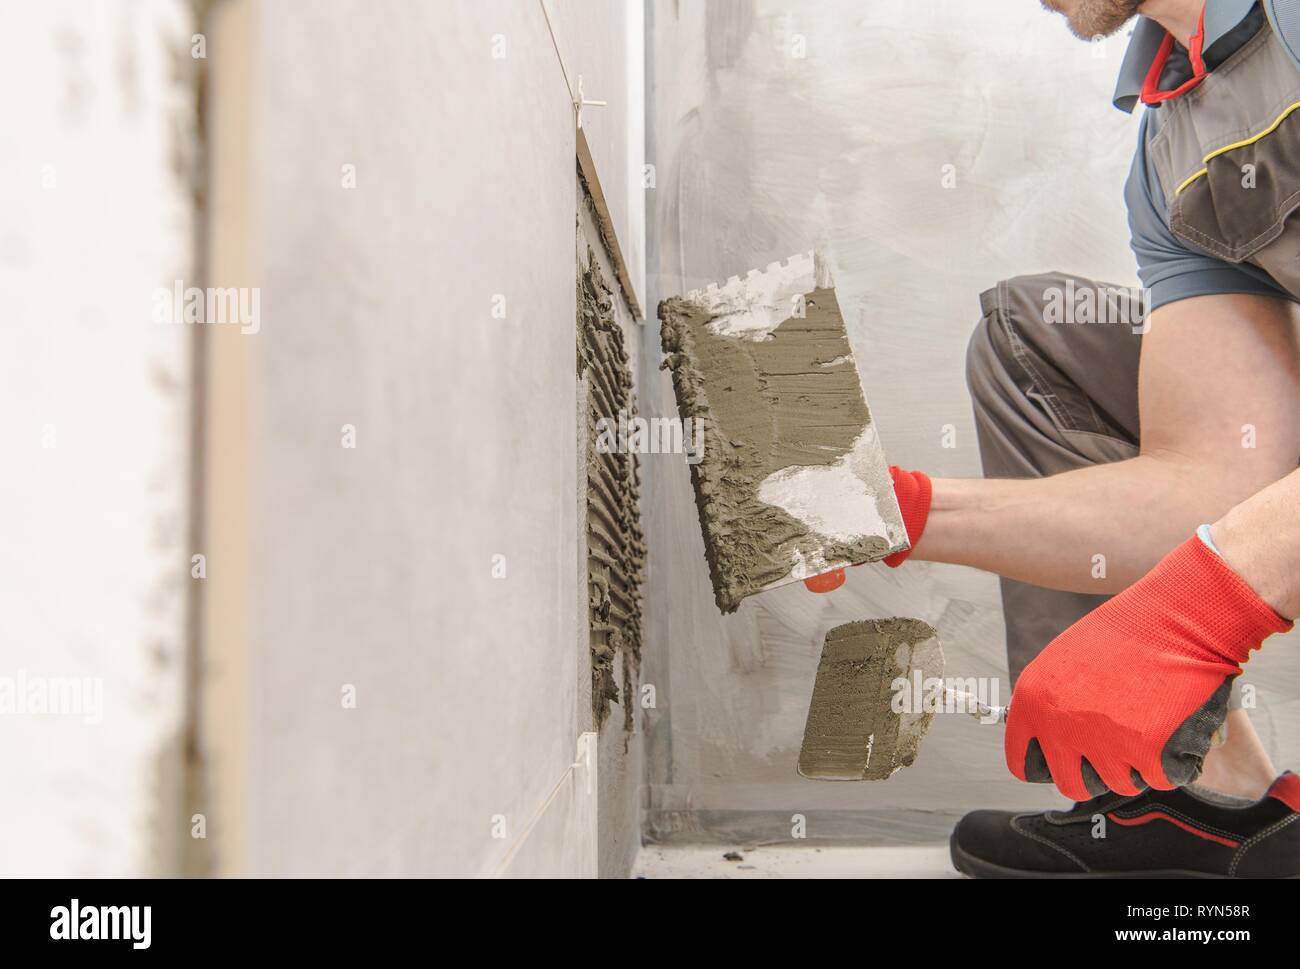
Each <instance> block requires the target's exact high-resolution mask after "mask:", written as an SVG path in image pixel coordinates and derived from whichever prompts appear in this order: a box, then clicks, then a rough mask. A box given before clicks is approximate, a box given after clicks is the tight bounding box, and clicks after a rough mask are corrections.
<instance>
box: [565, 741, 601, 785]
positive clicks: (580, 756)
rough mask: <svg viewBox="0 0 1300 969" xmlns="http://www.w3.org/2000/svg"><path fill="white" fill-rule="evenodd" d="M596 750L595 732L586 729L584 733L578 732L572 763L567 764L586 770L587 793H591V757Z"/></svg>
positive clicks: (575, 768)
mask: <svg viewBox="0 0 1300 969" xmlns="http://www.w3.org/2000/svg"><path fill="white" fill-rule="evenodd" d="M595 752H596V734H595V732H594V731H591V730H588V731H587V732H586V733H580V734H578V751H577V756H576V758H575V759H574V761H573V763H572V764H570V765H569V766H570V767H572V768H573V769H574V770H577V769H578V768H583V769H584V770H586V772H587V778H586V779H587V793H588V794H590V793H591V778H592V774H593V771H592V769H591V759H592V757H593V756H595Z"/></svg>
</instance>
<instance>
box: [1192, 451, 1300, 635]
mask: <svg viewBox="0 0 1300 969" xmlns="http://www.w3.org/2000/svg"><path fill="white" fill-rule="evenodd" d="M1210 537H1211V538H1212V539H1214V544H1215V546H1217V548H1218V549H1219V553H1220V554H1221V555H1222V556H1223V557H1224V559H1225V560H1226V561H1227V563H1228V564H1229V565H1231V566H1232V567H1233V569H1234V570H1235V571H1236V573H1237V574H1238V575H1240V576H1241V577H1242V578H1243V579H1245V580H1246V583H1247V584H1248V585H1249V586H1250V587H1251V588H1252V589H1254V590H1255V592H1256V594H1257V595H1258V596H1259V597H1260V598H1261V599H1263V600H1264V601H1265V602H1267V603H1268V604H1269V605H1270V606H1272V607H1273V609H1274V610H1275V611H1276V612H1277V613H1278V615H1280V616H1282V617H1283V618H1285V619H1300V471H1292V472H1291V473H1290V474H1289V475H1287V476H1286V477H1285V478H1283V479H1282V480H1281V481H1278V482H1276V483H1274V484H1272V485H1269V486H1268V487H1267V488H1265V489H1264V490H1263V491H1261V492H1260V493H1259V494H1257V495H1255V496H1254V497H1253V498H1249V499H1247V500H1246V501H1244V502H1242V503H1241V504H1240V505H1237V506H1236V507H1235V508H1233V509H1232V511H1230V512H1228V513H1227V514H1226V515H1224V516H1223V518H1221V519H1220V520H1219V521H1217V522H1215V523H1214V525H1213V526H1212V527H1211V528H1210Z"/></svg>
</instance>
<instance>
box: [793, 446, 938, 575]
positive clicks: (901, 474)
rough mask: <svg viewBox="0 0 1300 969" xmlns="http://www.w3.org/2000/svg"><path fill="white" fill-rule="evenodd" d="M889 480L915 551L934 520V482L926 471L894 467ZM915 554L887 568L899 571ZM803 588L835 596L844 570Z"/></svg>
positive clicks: (897, 557) (898, 557)
mask: <svg viewBox="0 0 1300 969" xmlns="http://www.w3.org/2000/svg"><path fill="white" fill-rule="evenodd" d="M889 476H890V477H891V478H893V479H894V495H895V497H897V498H898V508H899V510H900V511H901V512H902V513H903V527H904V528H906V529H907V540H908V542H909V543H910V544H911V545H912V546H913V547H915V546H916V543H917V542H918V541H920V540H921V533H922V532H923V531H925V520H926V519H927V518H929V517H930V479H929V477H927V476H926V474H925V473H924V472H922V471H904V470H903V469H902V468H900V467H897V466H896V465H893V464H891V465H890V466H889ZM911 554H912V549H911V548H906V549H903V551H901V552H895V553H894V554H893V555H887V556H885V560H884V562H885V564H886V565H888V566H889V567H890V568H891V569H896V568H898V567H899V566H900V565H902V564H903V560H904V559H906V558H907V557H908V556H909V555H911ZM803 584H804V585H806V586H807V587H808V589H809V590H810V591H812V592H833V591H834V590H836V589H838V588H839V587H840V586H842V585H843V584H844V570H843V569H836V570H835V571H834V572H825V573H823V574H822V575H814V576H813V577H812V578H811V579H804V580H803Z"/></svg>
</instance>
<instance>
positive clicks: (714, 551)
mask: <svg viewBox="0 0 1300 969" xmlns="http://www.w3.org/2000/svg"><path fill="white" fill-rule="evenodd" d="M659 319H660V321H661V327H660V334H661V336H662V339H663V346H664V351H665V353H666V355H667V357H666V359H665V361H664V364H663V366H664V367H665V368H667V369H670V370H671V371H672V378H673V389H674V391H675V393H676V397H677V406H678V411H679V412H680V414H681V417H682V418H683V419H684V420H686V421H689V422H691V425H694V424H696V423H697V422H698V423H701V424H702V425H703V429H704V430H703V441H704V453H703V454H697V455H693V456H692V457H693V463H692V468H691V477H692V481H693V484H694V487H695V498H696V504H697V506H698V508H699V514H700V525H701V527H702V529H703V532H704V548H705V555H706V557H707V558H708V562H709V572H710V576H711V578H712V582H713V591H714V597H715V599H716V600H717V603H718V608H720V609H721V610H722V611H723V612H734V611H735V610H736V607H737V606H738V605H739V604H740V602H741V600H742V599H744V598H745V597H746V596H750V595H753V594H755V593H757V592H762V591H764V590H766V589H772V588H775V587H777V586H782V585H786V584H788V583H791V582H798V581H799V580H801V579H807V578H811V577H813V576H817V575H821V574H823V573H826V572H831V571H834V570H835V569H837V568H840V567H842V566H845V565H858V564H861V563H863V562H874V561H877V560H879V559H882V558H884V557H885V556H887V555H890V554H891V553H893V552H897V551H901V550H902V549H905V548H907V547H908V544H907V529H906V528H905V527H904V525H903V519H902V515H901V514H900V513H899V510H898V502H897V500H896V499H895V497H894V489H893V485H892V483H891V481H890V477H889V468H888V465H887V464H886V462H885V457H884V454H883V453H882V451H881V448H880V442H879V439H878V438H877V435H876V428H875V425H874V423H873V421H872V418H871V411H870V410H869V409H868V407H867V400H866V396H865V394H864V392H863V388H862V381H861V378H860V376H859V373H858V368H857V366H856V364H855V362H854V359H853V352H852V349H851V348H850V346H849V339H848V332H847V330H846V328H845V325H844V317H843V315H842V313H841V311H840V305H839V302H838V300H837V298H836V294H835V289H834V283H833V280H832V278H831V270H830V268H829V265H828V264H827V262H826V260H825V259H823V258H822V257H821V256H820V255H819V254H814V253H813V252H806V253H801V254H799V255H796V256H792V257H791V258H790V259H788V260H787V261H786V262H785V263H772V264H771V265H770V266H769V267H768V268H767V270H766V271H765V272H759V271H757V270H754V271H752V272H750V273H749V275H748V276H747V277H746V278H745V279H744V280H741V279H740V278H739V277H735V276H733V277H732V278H731V279H730V280H729V281H728V282H727V283H726V284H725V285H722V286H717V285H713V286H708V287H706V288H705V289H702V290H695V291H693V292H690V293H687V294H686V295H685V296H678V297H674V298H672V299H667V300H664V301H663V302H661V303H660V304H659ZM695 430H696V428H694V427H692V431H693V432H694V431H695ZM687 437H688V435H687V434H685V433H684V434H683V438H687ZM689 437H690V438H691V439H695V434H694V433H692V434H691V435H689Z"/></svg>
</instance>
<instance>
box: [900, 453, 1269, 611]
mask: <svg viewBox="0 0 1300 969" xmlns="http://www.w3.org/2000/svg"><path fill="white" fill-rule="evenodd" d="M1237 487H1239V486H1238V485H1237V484H1236V483H1235V482H1233V481H1229V480H1225V479H1224V476H1223V475H1219V474H1215V472H1214V470H1213V469H1211V468H1206V467H1203V466H1200V465H1199V464H1198V463H1197V462H1192V461H1187V460H1182V459H1179V458H1177V457H1173V456H1171V457H1164V456H1154V455H1142V456H1139V457H1136V458H1132V459H1130V460H1127V461H1119V462H1116V463H1114V464H1106V465H1099V466H1097V467H1092V468H1082V469H1080V470H1077V471H1068V472H1065V473H1063V474H1058V475H1053V476H1051V477H1048V478H1035V479H1029V480H998V479H987V480H978V479H977V480H961V479H936V480H935V481H934V496H933V500H932V504H931V508H930V517H929V522H928V524H927V525H926V529H925V532H924V534H923V535H922V536H921V539H920V541H919V542H917V545H916V549H915V551H914V552H913V553H912V558H913V559H914V560H916V559H923V560H927V561H932V562H950V563H953V564H957V565H968V566H971V567H973V568H977V569H984V570H986V571H989V572H996V573H997V574H999V575H1004V576H1007V577H1008V578H1012V579H1019V580H1021V581H1022V582H1030V583H1033V584H1034V585H1041V586H1046V587H1048V588H1053V589H1063V590H1066V591H1070V592H1088V593H1098V594H1107V593H1113V592H1118V591H1120V590H1121V589H1124V588H1126V587H1127V586H1128V585H1130V584H1131V583H1133V582H1134V581H1136V580H1137V579H1138V578H1140V577H1141V576H1143V575H1145V574H1146V573H1147V572H1148V571H1149V570H1150V569H1151V568H1152V567H1153V566H1154V565H1155V564H1156V562H1158V561H1159V560H1160V559H1161V558H1162V557H1163V556H1164V555H1165V554H1166V553H1167V552H1168V551H1169V550H1170V549H1171V548H1173V547H1174V546H1175V545H1177V544H1178V543H1179V542H1181V541H1184V540H1185V539H1186V538H1187V536H1188V535H1189V534H1190V533H1191V532H1192V530H1193V529H1195V528H1196V527H1197V526H1198V525H1200V524H1202V523H1204V522H1211V521H1215V520H1216V519H1218V518H1219V517H1220V516H1222V515H1223V514H1224V513H1225V511H1226V510H1227V509H1229V508H1231V507H1232V506H1233V504H1234V503H1236V502H1237V501H1240V500H1241V498H1242V497H1243V495H1242V494H1241V493H1240V492H1239V491H1234V490H1233V489H1234V488H1237Z"/></svg>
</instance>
